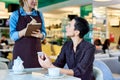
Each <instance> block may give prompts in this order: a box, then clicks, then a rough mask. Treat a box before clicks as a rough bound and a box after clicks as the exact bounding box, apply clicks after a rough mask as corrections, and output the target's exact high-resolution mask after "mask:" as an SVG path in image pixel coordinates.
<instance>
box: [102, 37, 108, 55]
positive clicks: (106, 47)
mask: <svg viewBox="0 0 120 80" xmlns="http://www.w3.org/2000/svg"><path fill="white" fill-rule="evenodd" d="M109 46H110V39H106V40H105V41H104V44H103V47H102V49H103V52H104V53H106V52H105V50H106V49H109Z"/></svg>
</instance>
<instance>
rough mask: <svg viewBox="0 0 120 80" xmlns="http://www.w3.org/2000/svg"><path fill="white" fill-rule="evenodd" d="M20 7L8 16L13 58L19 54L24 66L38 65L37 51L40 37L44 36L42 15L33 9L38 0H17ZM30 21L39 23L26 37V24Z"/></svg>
mask: <svg viewBox="0 0 120 80" xmlns="http://www.w3.org/2000/svg"><path fill="white" fill-rule="evenodd" d="M19 2H20V8H19V9H18V10H16V11H14V12H13V13H12V15H11V16H10V38H11V39H12V40H14V41H15V45H14V50H13V59H16V58H17V56H19V57H20V58H21V59H22V60H23V61H24V63H23V65H24V67H25V68H35V67H40V65H39V63H38V57H37V52H38V51H41V42H40V39H43V38H44V37H45V36H46V30H45V26H44V20H43V15H42V13H41V12H39V11H37V10H35V7H36V6H37V5H38V0H19ZM31 22H34V23H41V25H42V26H41V28H40V29H39V30H36V31H33V32H32V34H31V37H26V36H25V33H26V29H27V25H28V24H30V23H31Z"/></svg>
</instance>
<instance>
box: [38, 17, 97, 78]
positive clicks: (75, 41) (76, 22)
mask: <svg viewBox="0 0 120 80" xmlns="http://www.w3.org/2000/svg"><path fill="white" fill-rule="evenodd" d="M88 31H89V25H88V22H87V21H86V20H85V19H83V18H80V17H76V18H74V19H73V20H72V21H71V22H70V24H69V25H68V26H67V27H66V35H67V36H68V37H70V38H71V40H70V41H68V42H66V43H65V44H64V45H63V47H62V49H61V52H60V54H59V56H58V57H57V59H56V61H55V62H54V63H53V64H52V63H51V61H50V60H49V58H48V57H47V56H46V55H42V56H38V58H39V63H40V65H41V66H42V67H43V68H52V67H59V68H60V72H61V73H63V74H68V75H72V76H75V77H79V78H81V80H93V79H94V77H93V61H94V52H95V46H94V45H92V44H91V43H89V42H87V41H85V40H84V39H83V37H84V35H85V34H87V33H88ZM65 64H67V65H68V68H69V69H64V68H63V67H64V65H65Z"/></svg>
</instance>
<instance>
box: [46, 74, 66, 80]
mask: <svg viewBox="0 0 120 80" xmlns="http://www.w3.org/2000/svg"><path fill="white" fill-rule="evenodd" d="M64 76H65V75H64V74H60V75H59V76H49V74H45V77H47V78H54V79H56V78H63V77H64Z"/></svg>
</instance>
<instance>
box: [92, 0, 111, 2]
mask: <svg viewBox="0 0 120 80" xmlns="http://www.w3.org/2000/svg"><path fill="white" fill-rule="evenodd" d="M94 1H99V2H107V1H112V0H94Z"/></svg>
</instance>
